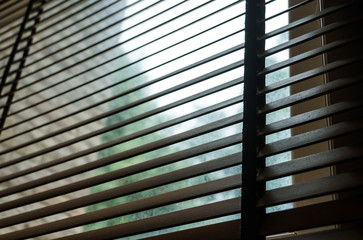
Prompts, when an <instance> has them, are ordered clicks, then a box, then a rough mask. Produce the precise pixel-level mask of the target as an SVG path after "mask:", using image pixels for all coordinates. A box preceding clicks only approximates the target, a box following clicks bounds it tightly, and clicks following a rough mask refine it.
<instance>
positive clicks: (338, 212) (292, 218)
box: [260, 197, 363, 235]
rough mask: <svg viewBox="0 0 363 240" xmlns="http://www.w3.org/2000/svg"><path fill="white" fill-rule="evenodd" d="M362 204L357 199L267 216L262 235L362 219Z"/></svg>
mask: <svg viewBox="0 0 363 240" xmlns="http://www.w3.org/2000/svg"><path fill="white" fill-rule="evenodd" d="M362 202H363V197H357V198H351V199H343V200H335V201H330V202H324V203H319V204H315V205H310V206H305V207H300V208H294V209H290V210H286V211H281V212H275V213H270V214H266V215H265V216H264V217H263V219H262V224H261V228H260V234H261V235H271V234H277V233H285V232H289V231H296V230H300V229H306V228H313V227H320V226H327V225H331V224H339V223H343V222H346V221H354V220H358V219H362V218H363V217H362V216H363V208H362Z"/></svg>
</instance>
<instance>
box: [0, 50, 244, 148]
mask: <svg viewBox="0 0 363 240" xmlns="http://www.w3.org/2000/svg"><path fill="white" fill-rule="evenodd" d="M211 44H212V43H211ZM243 47H244V44H241V45H238V46H236V47H232V48H231V49H228V50H226V51H223V52H221V53H217V54H215V55H212V56H210V57H208V58H206V59H203V60H201V61H198V62H196V63H193V64H190V65H188V66H186V67H184V68H181V69H178V70H176V71H173V72H172V73H170V74H166V75H164V76H162V77H159V78H157V79H154V80H151V81H148V82H147V83H144V84H141V85H139V86H136V87H133V88H131V89H129V90H127V91H124V92H122V93H120V94H116V95H114V96H113V97H112V98H107V99H104V100H102V101H101V102H97V103H95V104H92V105H90V106H88V107H86V108H83V109H81V110H80V111H79V112H81V111H85V110H87V109H90V108H93V107H97V106H98V105H100V104H103V103H106V102H108V101H111V100H113V99H116V98H118V97H122V96H125V95H127V94H128V93H131V92H133V91H137V90H138V89H141V88H143V87H146V86H149V85H151V84H153V83H157V82H159V81H161V80H163V79H166V78H168V77H169V76H172V75H173V74H178V73H181V72H183V71H186V70H188V69H191V68H194V67H196V66H199V65H201V64H204V63H207V62H209V61H212V60H214V59H217V58H218V57H221V56H223V55H224V54H228V53H229V52H230V51H231V52H233V51H234V50H237V49H240V48H243ZM197 50H198V49H197ZM197 50H196V51H197ZM173 60H174V59H172V60H171V61H173ZM166 63H168V62H166ZM166 63H163V64H166ZM163 64H162V65H163ZM159 66H161V65H159ZM141 74H142V73H141ZM137 75H139V74H137ZM137 75H134V76H132V77H136V76H137ZM97 79H98V78H97ZM97 79H95V80H97ZM126 80H128V79H126ZM116 84H119V82H118V83H116ZM116 84H115V85H116ZM113 86H114V84H113V85H111V86H108V87H106V88H103V89H100V90H98V91H94V92H93V93H91V94H89V96H91V95H93V94H96V93H98V92H99V91H103V90H105V89H107V88H110V87H113ZM71 90H72V88H71ZM35 93H39V92H35ZM70 103H72V102H70ZM63 106H65V105H63ZM71 115H73V113H70V114H66V115H64V116H62V117H61V118H57V119H54V120H52V121H50V122H47V123H44V124H41V125H38V126H36V127H33V128H32V129H28V130H23V131H22V132H21V133H18V134H15V135H12V136H9V137H7V138H4V139H2V140H0V142H3V141H7V140H9V139H12V138H14V137H17V136H20V135H22V134H25V133H28V132H30V131H33V130H36V129H38V128H41V127H44V126H45V125H48V124H51V123H55V122H56V121H59V120H62V119H65V118H67V117H69V116H71Z"/></svg>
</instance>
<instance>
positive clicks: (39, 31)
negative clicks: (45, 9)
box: [34, 0, 135, 44]
mask: <svg viewBox="0 0 363 240" xmlns="http://www.w3.org/2000/svg"><path fill="white" fill-rule="evenodd" d="M80 2H82V1H80ZM117 2H118V1H117V0H116V1H114V2H111V1H109V4H108V5H107V6H105V7H102V8H99V7H98V8H97V10H96V11H94V12H86V13H82V12H84V11H86V10H88V9H89V8H90V7H93V6H95V5H97V4H99V3H100V2H99V1H95V2H93V3H91V4H89V5H87V6H83V7H82V9H80V10H79V11H76V12H74V13H71V14H69V15H63V16H60V17H59V18H58V19H57V20H56V21H53V23H51V24H49V25H48V26H47V27H45V28H40V29H38V30H37V34H40V33H42V32H44V31H46V30H49V29H50V28H52V27H53V26H56V25H58V24H62V26H64V28H63V29H60V30H56V31H53V32H51V33H50V34H48V35H46V36H44V37H42V38H39V39H37V41H35V42H34V44H37V43H39V42H41V41H44V40H45V39H47V38H49V37H51V36H52V34H58V33H59V32H61V31H64V29H66V28H70V27H72V26H74V25H75V24H78V23H79V22H81V21H84V20H85V19H87V18H90V17H92V16H93V15H96V14H97V13H100V12H102V11H103V10H105V9H106V8H108V7H110V6H113V5H114V4H116V3H117ZM76 4H78V3H76ZM134 4H135V3H132V4H130V5H127V6H125V7H130V6H132V5H134ZM122 9H124V8H121V9H119V11H121V10H122ZM63 11H64V10H62V11H61V12H63ZM81 14H82V15H84V16H82V18H80V19H78V20H77V21H75V22H72V23H69V24H67V23H64V20H67V19H69V18H71V17H74V16H76V15H81ZM53 17H54V16H53V15H51V16H48V17H46V18H45V19H44V20H42V22H41V24H44V23H46V22H47V21H48V20H51V19H52V18H53ZM62 22H63V23H62ZM96 23H98V22H94V23H93V24H96ZM80 29H81V28H80ZM74 33H76V32H74Z"/></svg>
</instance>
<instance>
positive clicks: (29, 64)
mask: <svg viewBox="0 0 363 240" xmlns="http://www.w3.org/2000/svg"><path fill="white" fill-rule="evenodd" d="M156 4H157V3H153V4H152V5H150V6H153V5H156ZM180 4H181V3H178V4H176V5H174V6H172V7H170V8H168V9H166V10H165V11H167V10H170V9H172V8H174V7H176V6H178V5H180ZM130 6H132V5H127V6H125V7H123V8H120V10H119V11H115V12H114V13H112V14H110V15H107V16H105V17H104V18H102V19H100V20H98V21H96V22H95V23H91V24H90V25H87V26H84V27H82V28H79V29H77V31H75V32H71V33H70V34H67V35H65V36H64V37H63V38H61V39H58V40H56V41H54V42H51V43H49V44H44V46H42V48H40V49H38V50H36V51H33V52H31V53H30V54H29V57H30V56H32V55H35V54H37V53H39V52H41V51H44V49H47V48H50V47H52V46H53V47H54V46H57V45H58V44H60V43H62V41H67V40H65V39H67V38H70V37H72V36H74V35H76V34H78V33H80V32H88V30H87V29H88V28H90V27H92V26H93V25H95V24H98V23H99V22H102V21H106V20H107V19H109V18H111V17H112V16H113V15H116V14H119V13H120V11H125V10H126V9H127V8H128V7H130ZM107 7H109V6H107ZM146 9H148V7H146V8H143V9H141V10H139V11H137V12H135V13H133V14H131V15H129V16H126V17H124V18H122V19H120V20H118V21H117V22H114V23H112V24H107V25H104V28H101V29H99V30H97V31H96V32H93V33H91V34H89V35H87V36H82V37H81V38H78V39H77V41H75V42H71V41H69V44H68V45H67V46H65V47H61V48H57V50H55V51H51V52H50V53H49V54H48V55H44V56H43V57H42V58H40V59H37V60H35V61H33V62H29V63H28V64H27V65H26V66H25V67H28V66H31V65H35V64H37V63H38V62H40V61H42V60H43V59H45V58H48V57H51V56H53V55H55V54H57V53H61V52H62V51H64V50H65V49H69V48H71V47H73V46H74V45H76V44H78V43H82V42H85V41H86V40H87V39H89V38H92V37H93V36H96V35H97V34H99V33H101V32H104V31H107V30H108V29H109V28H111V27H113V26H115V25H117V24H120V23H121V22H122V21H124V20H126V19H128V18H131V17H133V16H136V15H138V14H140V13H142V12H143V11H145V10H146ZM155 16H156V15H153V16H152V17H150V18H148V19H145V20H144V21H142V22H140V23H137V24H135V25H133V26H131V27H129V28H126V29H123V30H121V31H120V32H116V33H114V34H113V35H111V36H109V37H107V38H104V39H102V40H100V41H98V42H96V43H94V44H92V45H84V46H86V47H85V48H83V49H80V50H79V51H77V52H75V53H72V54H71V55H69V56H65V57H64V58H62V59H58V60H57V61H54V60H53V61H50V62H51V63H50V64H48V65H46V66H43V67H42V68H38V69H37V70H35V71H33V72H31V73H29V74H27V75H24V76H22V78H25V77H27V76H29V75H32V74H33V73H36V72H38V71H41V70H43V69H46V68H48V67H50V66H52V65H54V64H56V63H59V62H61V61H63V60H65V59H67V58H70V57H72V56H74V55H76V54H78V53H80V52H83V51H84V50H87V49H88V48H91V47H94V46H96V45H98V44H101V43H102V42H105V41H107V40H108V39H110V38H112V37H115V36H117V35H119V34H121V33H123V32H125V31H127V30H129V29H132V28H134V27H136V26H138V25H140V24H142V23H143V22H146V21H148V20H150V19H151V18H153V17H155ZM73 24H76V23H73ZM73 24H72V25H73ZM65 28H66V26H65ZM60 31H64V29H60ZM53 34H56V33H52V34H51V36H52V35H53ZM44 39H45V38H44ZM128 41H129V40H127V41H125V42H128ZM39 42H40V41H37V42H36V43H35V44H38V43H39ZM125 42H124V43H125ZM117 46H120V44H117V45H115V46H112V47H109V48H107V50H103V51H102V52H101V53H97V54H95V55H94V56H97V55H100V54H102V53H104V52H106V51H108V50H111V49H113V48H115V47H117ZM94 56H91V57H90V58H93V57H94ZM88 59H89V58H87V60H88ZM84 61H85V60H84ZM84 61H82V62H84ZM77 64H79V63H77ZM15 72H16V71H13V72H11V73H10V75H11V74H14V73H15Z"/></svg>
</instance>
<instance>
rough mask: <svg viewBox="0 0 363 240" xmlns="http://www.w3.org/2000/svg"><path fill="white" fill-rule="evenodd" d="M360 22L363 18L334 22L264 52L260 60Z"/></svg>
mask: <svg viewBox="0 0 363 240" xmlns="http://www.w3.org/2000/svg"><path fill="white" fill-rule="evenodd" d="M359 21H362V17H361V16H360V17H357V18H353V19H349V20H346V21H339V22H334V23H331V24H329V25H327V26H324V27H321V28H319V29H317V30H314V31H310V32H308V33H306V34H304V35H301V36H299V37H296V38H294V39H291V40H289V41H287V42H284V43H282V44H280V45H277V46H276V47H273V48H270V49H268V50H266V51H264V52H263V53H262V54H261V55H259V57H260V58H265V57H267V56H270V55H273V54H275V53H278V52H281V51H283V50H285V49H289V48H291V47H293V46H296V45H298V44H301V43H304V42H307V41H309V40H311V39H313V38H315V37H319V36H322V35H324V34H327V33H329V32H332V31H335V30H338V29H340V28H342V27H346V26H348V25H350V24H353V23H357V22H359Z"/></svg>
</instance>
